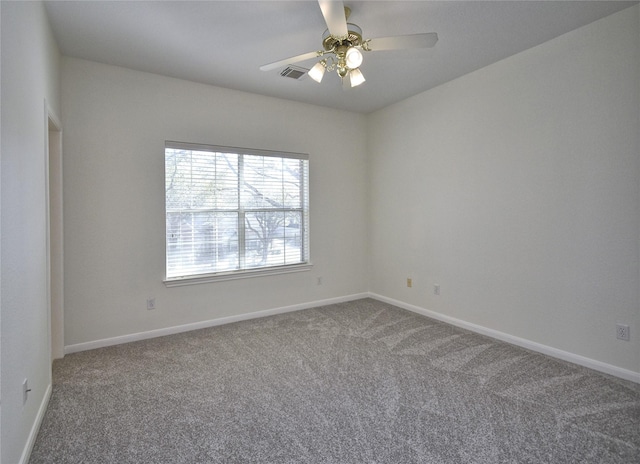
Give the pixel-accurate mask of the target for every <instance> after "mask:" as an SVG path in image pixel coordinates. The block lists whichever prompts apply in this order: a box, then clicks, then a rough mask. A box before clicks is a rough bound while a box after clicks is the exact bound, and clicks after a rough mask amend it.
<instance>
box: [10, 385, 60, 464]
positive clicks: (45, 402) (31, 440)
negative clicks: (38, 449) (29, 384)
mask: <svg viewBox="0 0 640 464" xmlns="http://www.w3.org/2000/svg"><path fill="white" fill-rule="evenodd" d="M51 391H52V386H51V384H49V386H48V387H47V391H45V392H44V397H43V398H42V402H41V403H40V407H39V408H38V414H37V415H36V419H35V420H34V421H33V425H32V426H31V430H30V431H29V437H28V438H27V443H26V444H25V445H24V449H23V450H22V456H20V461H18V462H19V464H27V463H28V462H29V458H30V457H31V451H32V450H33V445H35V443H36V438H37V437H38V432H39V431H40V425H42V419H44V413H45V412H47V406H49V400H50V399H51Z"/></svg>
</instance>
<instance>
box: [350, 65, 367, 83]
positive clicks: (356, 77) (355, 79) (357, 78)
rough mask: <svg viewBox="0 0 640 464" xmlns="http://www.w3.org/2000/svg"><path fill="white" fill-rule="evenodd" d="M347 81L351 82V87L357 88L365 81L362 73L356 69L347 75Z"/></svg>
mask: <svg viewBox="0 0 640 464" xmlns="http://www.w3.org/2000/svg"><path fill="white" fill-rule="evenodd" d="M349 80H350V81H351V87H357V86H358V85H360V84H362V83H363V82H364V81H365V80H366V79H365V78H364V75H363V74H362V71H360V69H358V68H356V69H352V70H351V72H350V73H349Z"/></svg>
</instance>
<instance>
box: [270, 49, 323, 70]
mask: <svg viewBox="0 0 640 464" xmlns="http://www.w3.org/2000/svg"><path fill="white" fill-rule="evenodd" d="M318 56H319V54H318V52H309V53H304V54H302V55H298V56H292V57H291V58H286V59H284V60H280V61H274V62H273V63H268V64H263V65H262V66H260V71H273V70H274V69H278V68H280V67H282V66H286V65H288V64H292V63H298V62H299V61H305V60H310V59H311V58H317V57H318Z"/></svg>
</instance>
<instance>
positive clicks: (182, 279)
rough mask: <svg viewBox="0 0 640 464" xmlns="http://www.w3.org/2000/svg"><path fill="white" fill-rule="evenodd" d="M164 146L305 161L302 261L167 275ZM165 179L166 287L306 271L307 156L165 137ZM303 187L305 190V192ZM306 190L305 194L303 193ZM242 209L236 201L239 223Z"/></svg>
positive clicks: (239, 189) (165, 208)
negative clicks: (180, 140) (178, 140)
mask: <svg viewBox="0 0 640 464" xmlns="http://www.w3.org/2000/svg"><path fill="white" fill-rule="evenodd" d="M167 149H174V150H189V151H206V152H211V153H214V154H215V153H229V154H236V155H238V156H240V157H242V156H244V155H249V156H251V155H254V156H261V157H274V158H279V159H283V158H284V159H298V160H303V161H306V170H305V176H304V179H303V181H302V184H301V186H300V188H301V190H302V193H303V194H302V195H301V197H302V201H301V204H302V206H301V208H300V209H301V212H302V224H301V225H302V226H303V227H304V226H306V229H305V230H303V233H302V237H303V238H302V242H303V244H302V245H301V246H304V247H305V249H304V251H303V256H304V257H305V258H306V260H305V261H303V262H299V263H295V264H282V265H272V266H264V267H248V268H244V269H233V270H229V271H220V272H213V273H202V274H187V275H184V276H172V277H168V276H167V271H168V269H169V268H168V246H169V241H168V222H167V221H168V219H167V218H168V213H167V211H168V208H167V196H166V193H167V191H166V173H167V165H166V151H167ZM164 175H165V177H164V180H165V198H164V213H165V214H164V217H165V227H164V234H165V238H164V251H165V260H164V262H165V271H164V272H165V274H164V275H165V278H164V280H163V282H164V284H165V286H167V287H176V286H183V285H196V284H202V283H209V282H220V281H228V280H235V279H247V278H254V277H261V276H268V275H280V274H289V273H296V272H303V271H309V270H311V268H312V267H313V264H312V263H311V253H310V241H311V239H310V230H309V229H310V227H309V222H310V217H309V216H310V214H309V190H310V187H309V155H308V154H306V153H292V152H283V151H272V150H262V149H255V148H239V147H229V146H220V145H208V144H199V143H190V142H176V141H171V140H167V141H165V164H164ZM240 176H241V173H240V172H239V173H238V178H239V183H238V194H239V195H240V193H241V191H242V188H241V186H240V182H241V180H240ZM305 187H306V192H305V191H304V189H305ZM305 193H306V195H305ZM243 210H244V207H243V205H242V204H241V202H239V204H238V214H239V216H238V219H239V220H238V222H240V218H241V217H242V218H244V216H243V215H242V212H243Z"/></svg>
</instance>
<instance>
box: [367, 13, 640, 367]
mask: <svg viewBox="0 0 640 464" xmlns="http://www.w3.org/2000/svg"><path fill="white" fill-rule="evenodd" d="M638 17H639V12H638V6H635V7H632V8H631V9H627V10H624V11H622V12H619V13H617V14H614V15H612V16H610V17H607V18H604V19H602V20H600V21H597V22H595V23H592V24H590V25H587V26H585V27H583V28H580V29H578V30H576V31H573V32H570V33H568V34H566V35H564V36H562V37H560V38H557V39H555V40H552V41H550V42H547V43H545V44H542V45H541V46H538V47H536V48H533V49H531V50H528V51H525V52H523V53H520V54H518V55H515V56H513V57H510V58H508V59H505V60H503V61H501V62H499V63H497V64H494V65H492V66H489V67H486V68H484V69H481V70H479V71H477V72H474V73H472V74H469V75H466V76H464V77H462V78H460V79H457V80H455V81H453V82H450V83H447V84H444V85H442V86H440V87H438V88H435V89H432V90H430V91H428V92H425V93H423V94H420V95H418V96H415V97H412V98H410V99H408V100H406V101H403V102H400V103H398V104H395V105H393V106H391V107H388V108H386V109H383V110H381V111H379V112H377V113H374V114H372V115H371V116H370V119H369V121H368V122H369V125H368V141H369V144H368V147H369V153H370V156H371V178H370V190H371V203H370V222H371V245H370V249H371V256H372V263H371V269H372V275H371V283H370V286H371V290H372V292H374V293H377V294H380V295H384V296H386V297H388V298H393V299H396V300H398V301H402V302H406V303H408V304H410V305H415V306H418V307H420V308H425V309H428V310H432V311H436V312H438V313H440V314H443V315H446V316H450V317H454V318H457V319H460V320H463V321H466V322H470V323H473V324H478V325H480V326H484V327H487V328H490V329H493V330H497V331H500V332H504V333H507V334H511V335H512V336H515V337H521V338H524V339H526V340H530V341H533V342H537V343H541V344H544V345H547V346H549V347H553V348H556V349H560V350H564V351H568V352H571V353H574V354H578V355H581V356H585V357H587V358H591V359H594V360H597V361H601V362H604V363H608V364H611V365H614V366H618V367H621V368H623V369H628V370H631V371H634V372H640V301H639V290H640V286H639V273H640V265H639V256H638V254H639V244H640V182H639V179H640V135H639V134H640V40H639V37H640V33H639V24H638V23H639V21H638ZM426 72H428V71H426ZM407 277H411V278H413V288H407V287H406V278H407ZM436 283H437V284H440V286H441V295H440V296H434V295H433V285H434V284H436ZM617 322H624V323H627V324H629V325H630V326H631V334H632V341H631V342H622V341H619V340H616V338H615V324H616V323H617Z"/></svg>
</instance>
